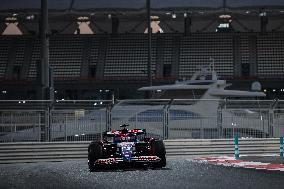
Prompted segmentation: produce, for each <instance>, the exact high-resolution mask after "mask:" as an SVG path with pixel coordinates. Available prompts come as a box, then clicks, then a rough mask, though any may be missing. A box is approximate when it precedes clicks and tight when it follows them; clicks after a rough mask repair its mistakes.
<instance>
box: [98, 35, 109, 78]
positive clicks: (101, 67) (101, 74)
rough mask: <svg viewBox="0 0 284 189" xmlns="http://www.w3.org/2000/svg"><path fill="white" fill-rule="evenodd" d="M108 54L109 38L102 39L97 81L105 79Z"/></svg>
mask: <svg viewBox="0 0 284 189" xmlns="http://www.w3.org/2000/svg"><path fill="white" fill-rule="evenodd" d="M106 52H107V38H101V39H100V46H99V54H98V62H97V65H96V79H98V80H100V79H104V71H105V62H106Z"/></svg>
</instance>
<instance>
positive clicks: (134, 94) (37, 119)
mask: <svg viewBox="0 0 284 189" xmlns="http://www.w3.org/2000/svg"><path fill="white" fill-rule="evenodd" d="M283 18H284V2H283V1H280V0H271V1H258V0H254V1H244V0H240V1H235V0H213V1H208V0H205V1H196V0H189V1H185V0H178V1H162V0H137V1H135V3H134V2H133V1H129V0H123V1H115V0H107V1H91V0H80V1H79V0H61V1H55V0H41V1H30V0H25V1H19V0H13V1H6V0H5V1H4V2H2V3H1V6H0V34H1V36H0V82H1V86H0V105H1V110H0V115H1V116H0V123H1V124H2V127H0V129H1V130H0V141H4V142H6V141H35V140H36V141H56V140H66V141H67V140H76V137H81V138H83V140H90V139H94V138H96V139H97V138H99V137H100V136H101V135H102V131H104V130H109V129H111V128H114V127H118V125H119V124H124V123H131V124H132V125H133V127H135V128H136V127H137V126H141V127H143V128H146V127H147V129H148V131H150V132H149V133H150V134H152V135H156V136H157V135H158V136H159V137H163V138H165V139H166V138H228V137H232V136H234V134H235V133H238V134H239V136H244V137H278V136H280V135H282V134H283V132H284V130H283V126H284V124H283V123H284V120H283V117H284V116H283V101H281V99H282V98H283V96H284V86H283V84H282V79H283V77H284V65H283V63H284V22H283V20H284V19H283ZM209 65H210V66H209ZM208 66H209V67H211V66H212V69H211V68H210V72H211V73H212V74H211V76H212V78H211V79H208V78H206V75H203V74H200V73H201V72H199V70H200V68H201V70H202V68H204V67H208ZM203 71H204V70H203ZM205 72H208V70H205ZM198 73H199V74H198ZM209 75H210V74H209ZM197 76H198V78H200V79H197ZM188 80H190V81H188ZM228 83H232V85H229V84H228ZM225 88H226V89H225ZM137 89H140V90H137ZM141 89H142V90H141ZM145 89H146V90H145ZM152 89H155V90H152ZM161 89H162V90H164V89H166V90H172V89H178V90H180V89H182V90H184V89H190V90H192V89H194V90H196V89H198V92H196V91H194V92H193V91H192V92H191V93H192V94H191V96H190V97H188V96H187V95H185V93H184V91H179V93H175V92H172V91H169V93H171V95H170V96H171V98H170V99H166V101H163V100H164V99H158V101H151V99H150V100H149V101H147V100H146V101H144V100H145V99H144V98H145V97H147V98H149V97H155V96H159V95H161V94H162V93H160V92H161ZM144 91H146V93H145V92H144ZM163 92H164V91H163ZM144 93H145V94H144ZM172 94H174V95H177V94H178V95H181V96H183V98H187V99H179V100H181V101H179V100H175V98H176V96H172ZM202 94H203V95H202ZM191 97H192V99H188V98H191ZM205 97H207V99H206V98H205ZM229 97H232V98H233V99H231V100H240V99H239V98H240V97H249V98H250V99H249V100H250V101H249V100H248V101H246V100H247V99H246V100H245V101H227V100H228V99H227V98H229ZM124 99H139V100H133V101H131V100H130V101H123V100H124ZM200 99H201V100H200ZM279 99H280V100H279ZM79 100H81V101H80V102H87V103H88V104H87V105H86V104H85V105H81V104H80V103H78V102H79ZM84 100H86V101H84ZM121 100H122V101H121ZM199 100H200V101H199ZM208 100H209V101H208ZM260 100H261V101H260ZM265 100H267V101H265ZM67 101H68V102H67ZM46 102H47V103H46ZM57 102H58V103H57ZM62 102H63V103H62ZM70 102H71V105H70V104H68V103H70ZM72 103H73V104H72ZM28 105H29V106H28ZM74 138H75V139H74ZM77 140H79V138H77Z"/></svg>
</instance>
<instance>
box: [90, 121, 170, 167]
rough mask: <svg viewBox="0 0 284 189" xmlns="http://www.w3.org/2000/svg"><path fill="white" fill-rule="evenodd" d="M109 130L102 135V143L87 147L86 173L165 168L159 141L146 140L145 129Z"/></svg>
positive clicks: (161, 142)
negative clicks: (131, 167) (140, 166)
mask: <svg viewBox="0 0 284 189" xmlns="http://www.w3.org/2000/svg"><path fill="white" fill-rule="evenodd" d="M127 126H129V125H126V124H123V125H121V126H120V127H122V129H121V130H112V131H109V132H106V133H105V134H104V139H103V140H102V141H99V142H96V141H93V142H91V144H90V145H89V147H88V165H89V170H90V172H93V171H95V170H99V169H102V168H104V167H113V166H123V167H124V166H136V165H143V166H150V167H153V168H162V167H165V166H166V149H165V145H164V142H163V141H162V140H159V139H155V138H151V137H146V130H145V129H143V130H142V129H132V130H131V129H127V128H126V127H127Z"/></svg>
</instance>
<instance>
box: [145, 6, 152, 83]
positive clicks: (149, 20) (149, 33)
mask: <svg viewBox="0 0 284 189" xmlns="http://www.w3.org/2000/svg"><path fill="white" fill-rule="evenodd" d="M146 1H147V3H146V7H147V28H148V63H147V73H148V84H149V86H152V69H151V59H152V54H151V52H152V28H151V0H146Z"/></svg>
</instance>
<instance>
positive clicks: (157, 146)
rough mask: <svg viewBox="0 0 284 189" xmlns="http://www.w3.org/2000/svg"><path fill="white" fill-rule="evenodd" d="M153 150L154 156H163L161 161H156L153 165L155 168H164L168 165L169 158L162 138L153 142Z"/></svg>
mask: <svg viewBox="0 0 284 189" xmlns="http://www.w3.org/2000/svg"><path fill="white" fill-rule="evenodd" d="M152 151H153V155H154V156H158V157H159V158H161V161H159V162H157V163H154V164H153V167H154V168H162V167H165V166H166V165H167V160H166V148H165V144H164V142H163V141H162V140H155V141H153V143H152Z"/></svg>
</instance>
